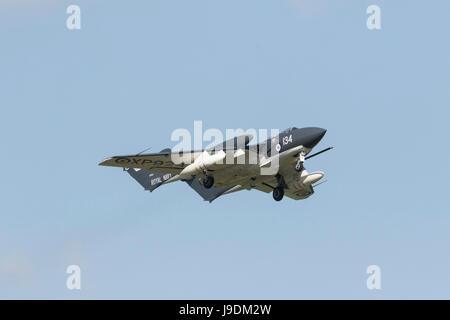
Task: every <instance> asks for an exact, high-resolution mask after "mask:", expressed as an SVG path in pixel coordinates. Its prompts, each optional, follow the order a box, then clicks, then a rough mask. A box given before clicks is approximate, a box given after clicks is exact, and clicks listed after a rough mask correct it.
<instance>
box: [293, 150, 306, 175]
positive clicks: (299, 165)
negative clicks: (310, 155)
mask: <svg viewBox="0 0 450 320" xmlns="http://www.w3.org/2000/svg"><path fill="white" fill-rule="evenodd" d="M304 162H305V152H304V151H301V152H300V154H299V156H298V159H297V163H296V165H295V171H297V172H302V171H303V169H305V168H304V167H303V163H304Z"/></svg>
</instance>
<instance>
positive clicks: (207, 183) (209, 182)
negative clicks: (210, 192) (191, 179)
mask: <svg viewBox="0 0 450 320" xmlns="http://www.w3.org/2000/svg"><path fill="white" fill-rule="evenodd" d="M213 185H214V177H213V176H207V175H205V176H203V186H204V187H205V188H206V189H209V188H211V187H212V186H213Z"/></svg>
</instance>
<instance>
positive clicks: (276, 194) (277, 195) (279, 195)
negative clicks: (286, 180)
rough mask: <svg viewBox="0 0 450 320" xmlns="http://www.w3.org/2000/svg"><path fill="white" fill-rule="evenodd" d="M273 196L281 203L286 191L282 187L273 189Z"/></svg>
mask: <svg viewBox="0 0 450 320" xmlns="http://www.w3.org/2000/svg"><path fill="white" fill-rule="evenodd" d="M272 195H273V199H274V200H275V201H280V200H281V199H283V196H284V189H283V188H282V187H276V188H275V189H273V193H272Z"/></svg>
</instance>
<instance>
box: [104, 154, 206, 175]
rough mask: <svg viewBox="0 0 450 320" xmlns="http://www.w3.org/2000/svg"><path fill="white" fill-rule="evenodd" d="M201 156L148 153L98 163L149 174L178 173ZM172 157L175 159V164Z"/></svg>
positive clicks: (108, 159) (115, 157) (113, 158)
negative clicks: (139, 170) (144, 171)
mask: <svg viewBox="0 0 450 320" xmlns="http://www.w3.org/2000/svg"><path fill="white" fill-rule="evenodd" d="M200 154H201V151H189V152H183V153H176V154H174V153H172V152H169V151H165V152H160V153H149V154H142V155H129V156H114V157H111V158H107V159H105V160H103V161H102V162H100V163H99V165H101V166H109V167H121V168H135V169H145V170H148V171H151V172H159V173H171V174H178V173H180V172H181V171H182V170H183V169H184V168H185V167H186V166H187V165H188V164H189V163H192V162H193V161H194V159H195V158H196V157H198V156H199V155H200ZM173 155H175V156H176V157H177V160H181V161H180V162H178V161H177V163H175V162H174V161H172V159H174V157H173Z"/></svg>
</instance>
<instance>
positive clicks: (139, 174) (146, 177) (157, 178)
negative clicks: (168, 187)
mask: <svg viewBox="0 0 450 320" xmlns="http://www.w3.org/2000/svg"><path fill="white" fill-rule="evenodd" d="M125 171H126V172H128V173H129V174H130V176H132V177H133V178H134V179H135V180H136V181H137V182H139V184H140V185H141V186H143V187H144V189H145V190H149V191H150V192H152V191H153V190H155V189H156V188H158V187H159V186H160V185H162V184H163V182H165V181H166V180H169V179H170V178H171V177H172V176H173V174H171V173H157V172H150V171H148V170H145V169H133V168H127V169H125Z"/></svg>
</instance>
